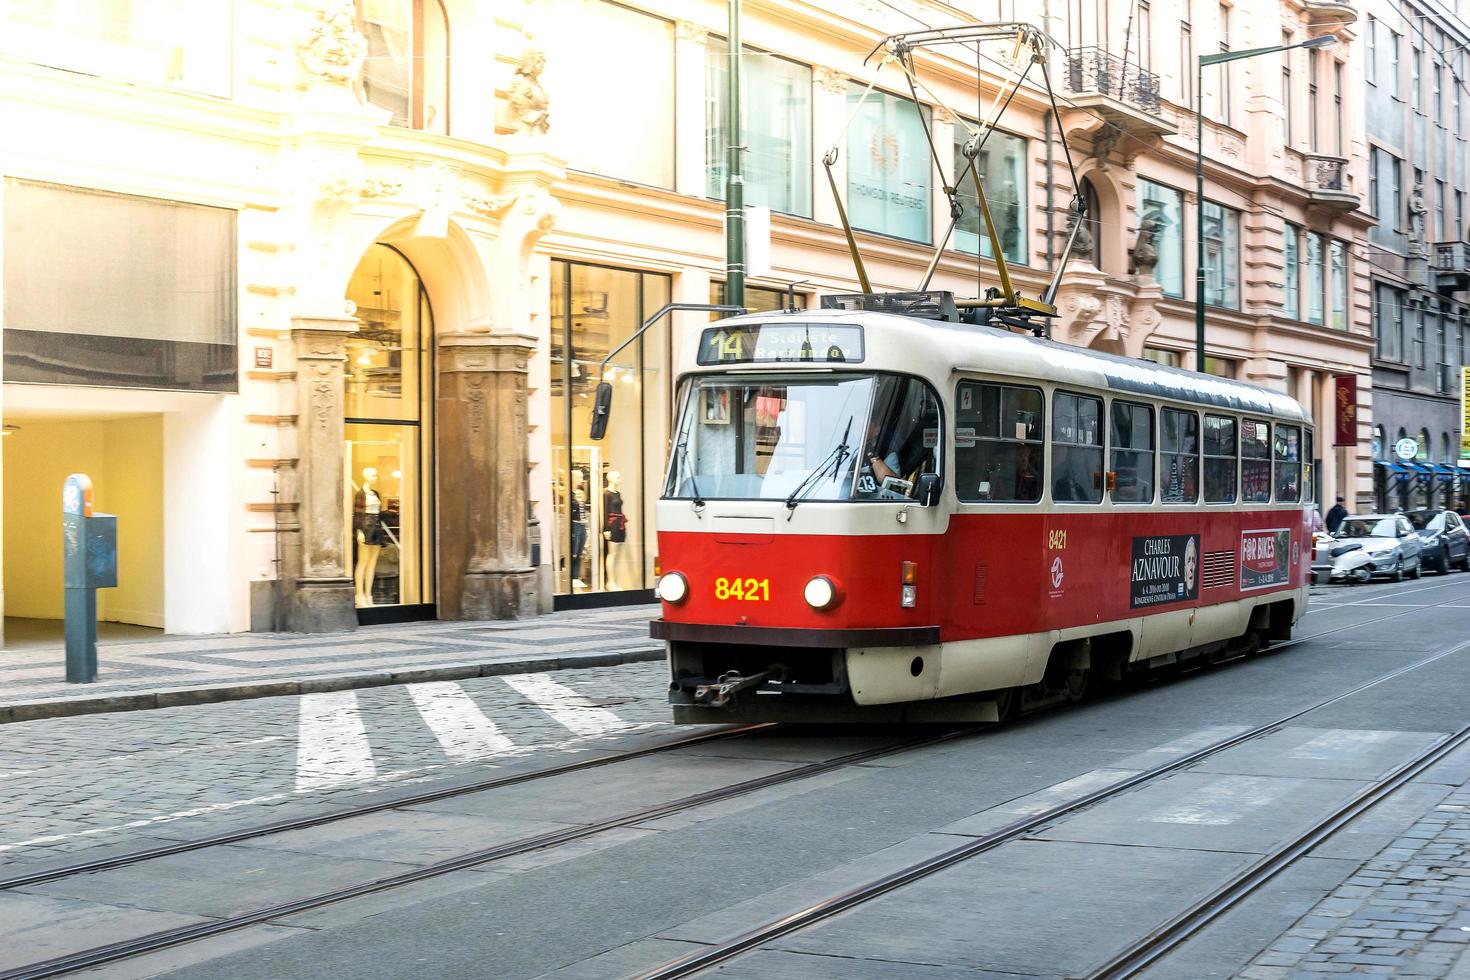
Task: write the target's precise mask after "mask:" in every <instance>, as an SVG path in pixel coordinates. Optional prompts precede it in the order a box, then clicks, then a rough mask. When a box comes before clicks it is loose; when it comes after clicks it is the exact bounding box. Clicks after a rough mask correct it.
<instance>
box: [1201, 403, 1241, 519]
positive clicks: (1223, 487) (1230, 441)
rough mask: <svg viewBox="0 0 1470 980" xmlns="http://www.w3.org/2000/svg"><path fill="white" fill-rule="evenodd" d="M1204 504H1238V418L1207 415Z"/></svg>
mask: <svg viewBox="0 0 1470 980" xmlns="http://www.w3.org/2000/svg"><path fill="white" fill-rule="evenodd" d="M1204 448H1205V503H1207V504H1233V503H1235V463H1236V458H1235V457H1236V453H1235V419H1233V418H1231V417H1229V416H1228V415H1206V416H1205V446H1204Z"/></svg>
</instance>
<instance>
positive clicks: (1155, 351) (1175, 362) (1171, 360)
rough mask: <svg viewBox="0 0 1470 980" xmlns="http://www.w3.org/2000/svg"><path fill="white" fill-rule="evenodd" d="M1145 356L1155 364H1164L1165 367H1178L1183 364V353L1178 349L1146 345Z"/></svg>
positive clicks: (1145, 358)
mask: <svg viewBox="0 0 1470 980" xmlns="http://www.w3.org/2000/svg"><path fill="white" fill-rule="evenodd" d="M1143 358H1144V360H1146V361H1153V362H1154V363H1155V364H1162V365H1164V367H1172V368H1177V367H1181V366H1182V364H1183V355H1181V354H1180V353H1179V352H1178V351H1177V350H1164V349H1163V348H1162V347H1145V348H1144V349H1143Z"/></svg>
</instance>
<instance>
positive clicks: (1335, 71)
mask: <svg viewBox="0 0 1470 980" xmlns="http://www.w3.org/2000/svg"><path fill="white" fill-rule="evenodd" d="M1455 97H1456V98H1459V96H1458V95H1456V96H1455ZM1332 138H1333V140H1334V141H1335V142H1334V147H1335V149H1334V152H1335V153H1336V154H1337V155H1338V156H1342V62H1340V61H1333V62H1332Z"/></svg>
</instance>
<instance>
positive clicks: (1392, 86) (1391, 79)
mask: <svg viewBox="0 0 1470 980" xmlns="http://www.w3.org/2000/svg"><path fill="white" fill-rule="evenodd" d="M1401 40H1402V38H1400V37H1399V35H1398V32H1397V31H1394V30H1390V31H1389V32H1388V92H1389V94H1390V95H1392V96H1393V97H1394V98H1396V99H1397V98H1398V97H1399V42H1400V41H1401Z"/></svg>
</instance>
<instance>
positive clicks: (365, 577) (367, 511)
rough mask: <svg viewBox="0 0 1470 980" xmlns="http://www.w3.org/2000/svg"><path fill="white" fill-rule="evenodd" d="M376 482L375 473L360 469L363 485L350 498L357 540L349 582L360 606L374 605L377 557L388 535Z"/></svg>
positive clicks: (381, 499)
mask: <svg viewBox="0 0 1470 980" xmlns="http://www.w3.org/2000/svg"><path fill="white" fill-rule="evenodd" d="M377 482H378V471H377V469H376V468H374V467H372V466H365V467H363V470H362V485H361V486H360V487H358V490H357V493H356V494H355V495H354V496H353V498H352V530H353V536H354V537H356V538H357V563H356V565H355V566H354V567H353V570H352V581H353V585H354V586H355V588H356V591H357V605H359V606H371V605H372V604H373V578H374V577H375V576H376V575H377V572H378V556H379V555H380V554H382V552H383V545H384V543H385V542H386V540H387V532H386V531H385V530H384V528H383V498H382V497H380V496H378V491H377Z"/></svg>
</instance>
